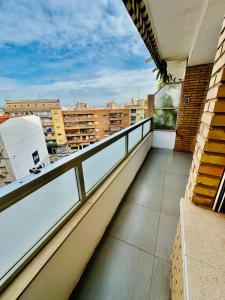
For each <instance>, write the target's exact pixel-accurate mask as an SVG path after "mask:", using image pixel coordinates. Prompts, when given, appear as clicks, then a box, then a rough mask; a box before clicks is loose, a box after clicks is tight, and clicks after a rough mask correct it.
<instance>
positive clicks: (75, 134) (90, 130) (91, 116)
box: [62, 107, 130, 149]
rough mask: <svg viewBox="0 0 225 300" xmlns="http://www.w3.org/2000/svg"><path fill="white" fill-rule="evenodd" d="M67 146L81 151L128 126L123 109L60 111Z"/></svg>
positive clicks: (127, 110) (128, 112)
mask: <svg viewBox="0 0 225 300" xmlns="http://www.w3.org/2000/svg"><path fill="white" fill-rule="evenodd" d="M62 114H63V118H64V124H65V133H66V137H67V141H68V145H69V146H70V147H71V148H74V149H81V148H84V147H86V146H88V145H90V144H93V143H94V142H97V141H99V140H101V139H103V138H105V137H107V136H109V135H112V134H114V133H115V132H118V131H120V130H122V129H124V128H126V127H128V126H129V125H130V110H129V109H125V108H113V109H110V108H93V107H86V108H83V109H80V108H75V109H65V110H63V111H62Z"/></svg>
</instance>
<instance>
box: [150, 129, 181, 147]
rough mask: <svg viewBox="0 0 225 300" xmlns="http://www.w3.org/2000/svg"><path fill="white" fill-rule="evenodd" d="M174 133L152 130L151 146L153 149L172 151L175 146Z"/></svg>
mask: <svg viewBox="0 0 225 300" xmlns="http://www.w3.org/2000/svg"><path fill="white" fill-rule="evenodd" d="M175 139H176V132H175V131H170V130H154V131H153V144H152V146H153V147H155V148H166V149H173V148H174V145H175Z"/></svg>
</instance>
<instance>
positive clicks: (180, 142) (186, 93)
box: [174, 64, 213, 152]
mask: <svg viewBox="0 0 225 300" xmlns="http://www.w3.org/2000/svg"><path fill="white" fill-rule="evenodd" d="M212 66H213V64H204V65H197V66H190V67H187V68H186V74H185V78H184V82H183V85H182V91H181V98H180V103H179V113H178V119H177V130H176V141H175V146H174V150H176V151H191V152H193V151H194V147H195V143H196V137H197V134H198V130H199V125H200V121H201V116H202V113H203V109H204V103H205V98H206V95H207V91H208V88H209V81H210V77H211V72H212Z"/></svg>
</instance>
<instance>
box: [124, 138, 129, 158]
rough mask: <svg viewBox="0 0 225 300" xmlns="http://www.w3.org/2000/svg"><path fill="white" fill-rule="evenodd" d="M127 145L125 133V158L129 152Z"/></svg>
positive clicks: (127, 139) (127, 140)
mask: <svg viewBox="0 0 225 300" xmlns="http://www.w3.org/2000/svg"><path fill="white" fill-rule="evenodd" d="M128 144H129V133H127V134H126V135H125V154H126V156H127V154H128V152H129V149H128Z"/></svg>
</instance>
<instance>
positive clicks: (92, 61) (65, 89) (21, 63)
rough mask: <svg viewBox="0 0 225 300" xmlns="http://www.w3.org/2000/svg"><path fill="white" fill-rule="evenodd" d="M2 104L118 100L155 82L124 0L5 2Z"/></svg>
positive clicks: (0, 33) (0, 41)
mask: <svg viewBox="0 0 225 300" xmlns="http://www.w3.org/2000/svg"><path fill="white" fill-rule="evenodd" d="M0 8H1V10H0V24H1V26H0V27H1V29H0V37H1V38H0V63H1V66H2V68H1V70H0V82H1V83H0V105H1V106H3V105H4V102H5V99H6V98H7V99H21V98H23V99H31V98H34V99H37V98H59V99H60V101H61V103H62V105H72V104H74V100H85V101H86V102H87V103H88V104H89V105H103V104H104V103H105V102H106V101H108V100H114V101H117V102H118V103H119V104H120V103H122V102H125V101H128V100H129V99H130V98H131V97H138V98H146V96H147V94H149V93H152V92H154V91H155V90H156V81H155V74H153V73H152V68H153V67H154V66H153V63H152V62H150V63H149V64H145V63H144V59H145V58H146V57H148V56H149V52H148V50H147V49H146V47H145V45H144V43H143V41H142V39H141V37H140V36H139V34H138V32H137V30H136V28H135V26H134V24H133V22H132V20H131V19H130V17H129V15H128V14H127V12H126V9H125V7H124V5H123V3H122V1H120V0H115V1H110V0H98V1H95V2H93V3H90V2H89V1H84V2H82V3H80V2H79V1H73V0H67V1H64V2H63V3H62V2H61V1H57V0H51V1H48V2H47V3H45V2H44V1H35V0H32V1H29V2H26V1H22V0H20V1H18V2H17V5H16V6H15V5H14V4H13V1H7V2H1V3H0Z"/></svg>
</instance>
